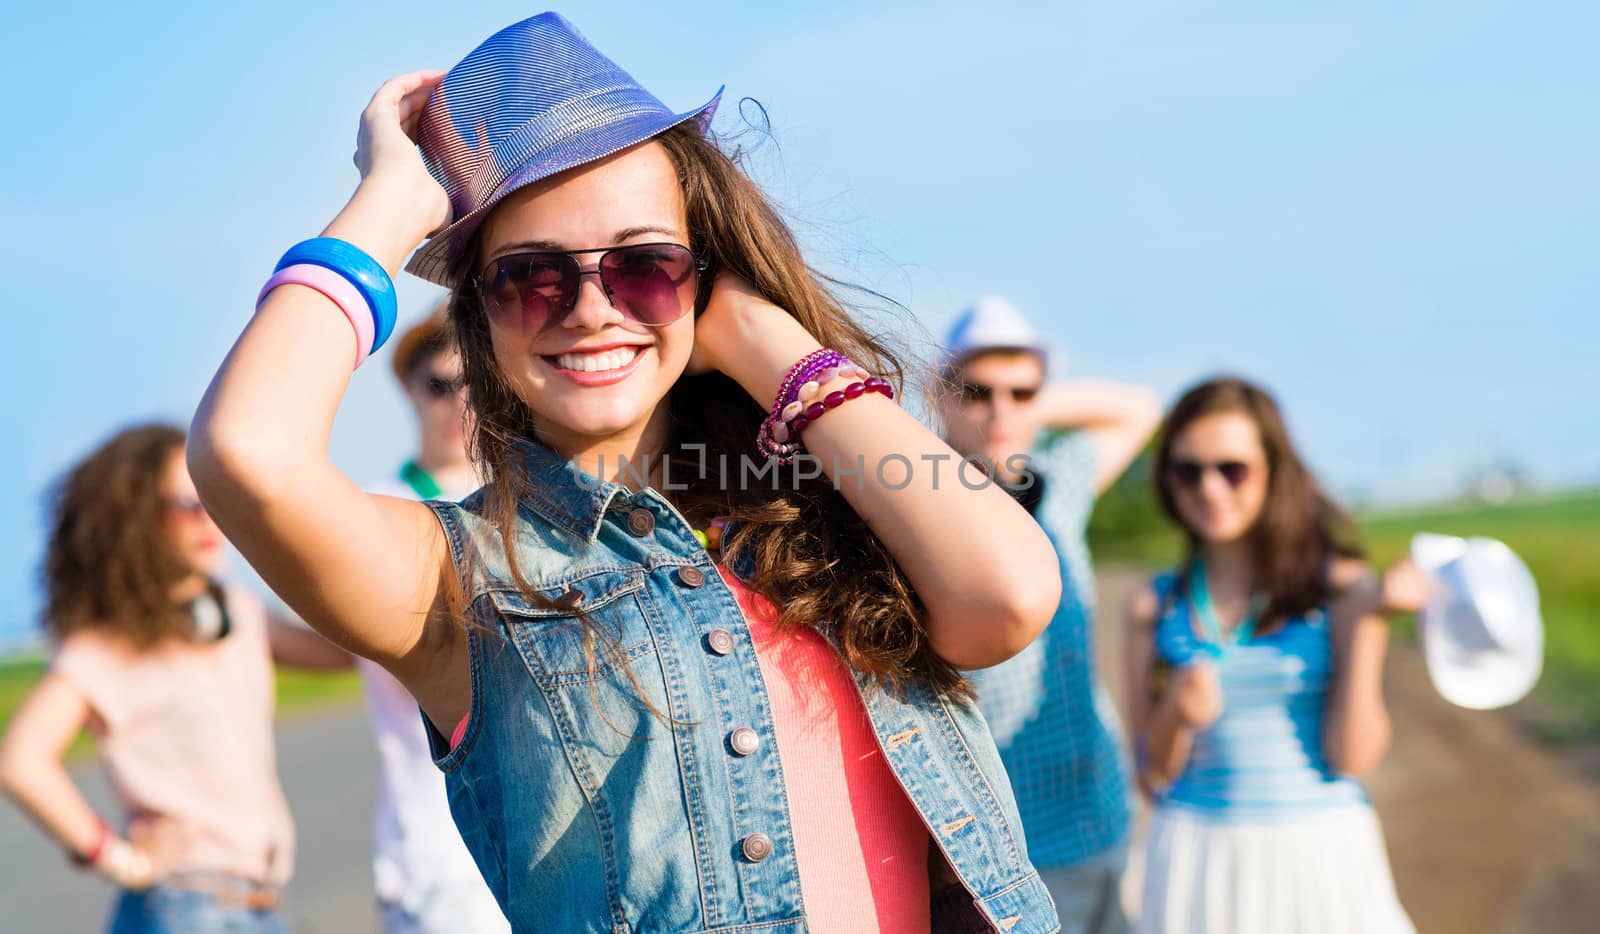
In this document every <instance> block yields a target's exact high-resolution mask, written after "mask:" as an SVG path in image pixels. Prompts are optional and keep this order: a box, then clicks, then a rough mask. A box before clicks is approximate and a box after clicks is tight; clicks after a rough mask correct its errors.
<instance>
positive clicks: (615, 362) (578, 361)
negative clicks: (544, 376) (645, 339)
mask: <svg viewBox="0 0 1600 934" xmlns="http://www.w3.org/2000/svg"><path fill="white" fill-rule="evenodd" d="M641 350H643V348H641V347H638V346H629V347H612V348H610V349H609V350H602V351H599V352H598V353H564V354H556V355H554V356H547V357H545V359H546V360H547V361H549V362H550V365H551V366H554V367H556V368H558V369H562V370H571V371H573V372H574V373H608V372H612V371H615V370H620V369H623V368H624V367H626V366H627V365H628V364H630V363H632V362H633V361H634V359H635V358H636V357H638V356H639V353H640V352H641Z"/></svg>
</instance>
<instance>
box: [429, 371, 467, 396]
mask: <svg viewBox="0 0 1600 934" xmlns="http://www.w3.org/2000/svg"><path fill="white" fill-rule="evenodd" d="M466 384H467V383H466V380H461V379H445V378H444V377H443V376H429V377H428V394H429V395H430V396H433V397H434V398H435V399H443V398H444V397H445V396H450V395H454V394H455V393H456V392H458V391H459V390H460V389H461V388H462V387H463V386H465V385H466Z"/></svg>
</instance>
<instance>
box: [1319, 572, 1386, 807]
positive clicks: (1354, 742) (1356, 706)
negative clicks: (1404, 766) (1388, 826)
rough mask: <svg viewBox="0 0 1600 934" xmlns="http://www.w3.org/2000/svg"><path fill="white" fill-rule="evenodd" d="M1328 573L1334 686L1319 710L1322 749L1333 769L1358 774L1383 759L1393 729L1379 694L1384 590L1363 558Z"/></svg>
mask: <svg viewBox="0 0 1600 934" xmlns="http://www.w3.org/2000/svg"><path fill="white" fill-rule="evenodd" d="M1332 577H1333V584H1334V586H1335V587H1336V588H1337V593H1338V595H1337V596H1336V597H1335V598H1334V600H1333V603H1332V604H1331V606H1330V608H1329V612H1330V614H1331V616H1332V621H1333V686H1332V689H1331V690H1330V691H1329V692H1328V701H1327V707H1326V709H1325V710H1324V711H1323V715H1322V717H1323V727H1322V750H1323V753H1324V755H1326V756H1327V758H1328V765H1329V767H1330V768H1332V769H1333V771H1335V772H1337V773H1338V774H1340V775H1352V776H1357V777H1359V776H1362V775H1365V774H1367V773H1368V772H1370V771H1372V769H1373V768H1375V767H1376V766H1377V764H1378V762H1379V761H1380V760H1382V759H1383V755H1384V753H1385V752H1387V751H1388V749H1389V741H1390V738H1391V735H1392V729H1391V726H1390V723H1389V709H1388V707H1387V706H1386V705H1385V704H1384V700H1383V659H1384V656H1385V655H1386V654H1387V652H1388V648H1389V623H1388V621H1387V620H1386V619H1385V618H1384V616H1383V613H1384V609H1385V606H1384V598H1383V593H1382V592H1381V590H1380V588H1379V586H1378V583H1377V581H1376V580H1374V578H1373V576H1372V574H1371V573H1370V572H1369V571H1368V570H1367V567H1366V565H1365V564H1364V563H1363V562H1361V561H1356V560H1348V559H1347V560H1344V561H1340V562H1337V563H1336V564H1335V565H1334V567H1333V570H1332Z"/></svg>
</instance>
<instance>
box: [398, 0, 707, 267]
mask: <svg viewBox="0 0 1600 934" xmlns="http://www.w3.org/2000/svg"><path fill="white" fill-rule="evenodd" d="M721 98H722V89H721V88H718V89H717V93H716V94H715V95H713V96H712V98H711V100H710V101H708V102H707V103H706V104H704V105H703V106H701V107H699V108H697V109H695V110H691V111H688V112H686V113H673V112H672V111H671V110H669V109H667V107H666V105H665V104H663V103H661V101H659V100H657V99H656V97H655V95H653V94H651V93H650V92H649V91H646V90H645V89H644V88H642V87H640V86H639V84H638V82H636V81H634V80H633V78H632V77H631V76H630V75H629V74H628V73H627V72H625V71H623V70H622V69H621V68H619V67H617V64H616V63H615V62H613V61H611V59H609V58H606V57H605V56H604V55H602V54H601V53H600V50H599V49H597V48H595V47H594V46H593V45H590V44H589V40H587V39H585V38H584V37H583V35H582V34H581V33H579V32H578V30H577V28H576V27H574V26H573V25H572V24H571V23H569V22H567V20H566V19H565V18H564V17H562V16H561V15H560V14H558V13H541V14H539V15H538V16H534V17H531V18H529V19H525V20H523V21H522V22H520V23H517V24H515V25H513V26H508V27H506V28H505V29H502V30H500V31H499V32H497V33H495V34H494V35H493V36H490V37H489V39H488V40H487V41H486V42H484V43H483V44H482V45H480V46H478V47H477V48H476V49H473V50H472V53H471V54H470V55H468V56H467V57H466V58H464V59H462V60H461V63H460V64H458V65H456V66H455V67H454V68H452V69H450V71H449V72H448V73H447V74H446V75H445V76H444V81H442V82H441V83H440V85H439V87H438V88H437V89H435V90H434V92H433V95H432V96H431V97H429V98H428V104H427V106H426V107H425V108H424V109H423V111H422V119H421V122H420V123H419V125H418V132H417V145H418V146H419V147H420V148H421V150H422V159H423V162H424V163H426V164H427V166H428V171H429V172H430V173H432V175H433V177H434V178H435V179H437V180H438V182H439V184H440V185H443V186H444V190H445V193H446V194H448V195H449V196H450V224H449V226H447V227H445V228H444V229H443V230H441V231H439V232H438V233H437V234H435V235H434V236H433V238H432V239H431V240H429V241H428V242H427V243H426V244H424V245H423V247H422V248H421V249H419V250H417V252H416V253H414V254H412V257H411V261H410V262H408V263H407V264H406V269H407V270H409V271H410V272H412V273H414V274H415V275H418V276H420V277H422V278H424V279H426V280H428V281H429V282H433V283H437V284H439V285H443V286H450V285H453V284H454V283H452V282H451V281H450V272H449V270H450V266H451V265H452V263H453V262H454V261H455V260H456V259H457V258H458V257H459V256H460V253H461V250H462V249H463V248H465V247H466V244H467V242H468V241H469V240H470V239H471V238H472V235H473V234H474V233H475V232H476V231H477V229H478V226H479V225H480V224H482V223H483V220H484V218H485V217H487V216H488V214H489V211H490V210H492V209H493V208H494V206H495V205H496V204H498V203H499V202H500V200H501V199H503V198H505V197H506V196H507V195H509V194H511V193H512V192H514V191H516V190H517V189H519V188H521V187H523V186H524V185H529V184H532V183H533V182H537V181H539V180H540V179H542V178H548V177H550V176H552V175H554V174H556V173H557V172H562V171H565V170H566V169H570V168H573V167H574V166H579V165H583V164H584V163H587V162H593V161H595V160H596V159H601V158H604V157H606V156H609V155H611V154H612V153H614V152H618V151H620V150H623V149H626V148H628V147H629V146H632V145H634V144H635V143H641V142H643V141H645V140H647V139H649V138H650V137H652V136H655V135H657V134H658V133H661V132H662V131H664V130H668V129H671V128H672V127H674V126H677V125H678V124H680V123H684V122H686V121H690V120H693V121H694V122H695V123H696V125H698V126H699V128H700V130H701V131H702V132H704V131H705V130H706V128H707V127H709V126H710V124H711V115H712V114H713V113H714V112H715V111H716V109H717V102H718V101H719V100H721Z"/></svg>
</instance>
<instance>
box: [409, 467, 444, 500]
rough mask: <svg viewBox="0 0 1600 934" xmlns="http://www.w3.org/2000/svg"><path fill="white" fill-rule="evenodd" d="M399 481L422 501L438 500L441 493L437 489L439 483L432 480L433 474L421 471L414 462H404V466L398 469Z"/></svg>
mask: <svg viewBox="0 0 1600 934" xmlns="http://www.w3.org/2000/svg"><path fill="white" fill-rule="evenodd" d="M400 479H402V480H404V481H405V482H406V485H407V486H409V487H411V489H412V492H414V493H416V494H417V496H418V497H420V498H422V499H438V498H439V494H440V493H442V492H443V490H441V489H440V488H439V481H437V480H435V479H433V474H431V473H428V472H427V471H426V470H423V469H422V465H421V464H419V463H417V462H416V461H406V465H405V466H404V467H401V468H400Z"/></svg>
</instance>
